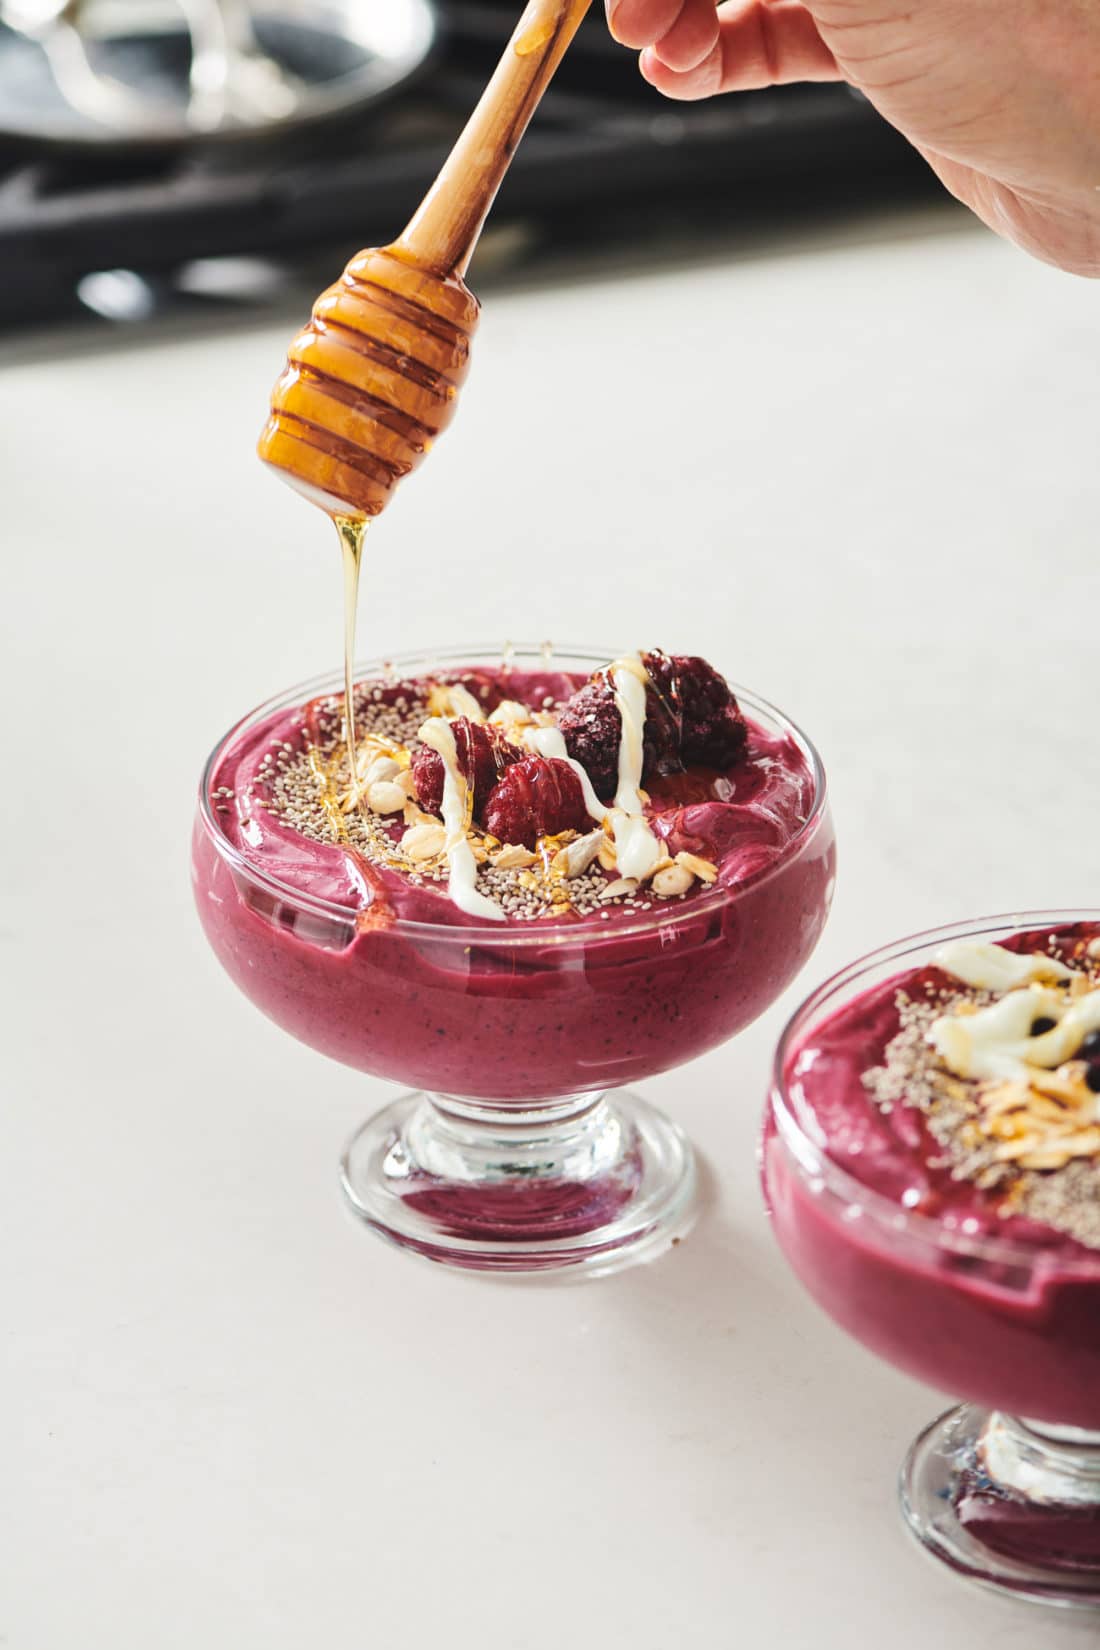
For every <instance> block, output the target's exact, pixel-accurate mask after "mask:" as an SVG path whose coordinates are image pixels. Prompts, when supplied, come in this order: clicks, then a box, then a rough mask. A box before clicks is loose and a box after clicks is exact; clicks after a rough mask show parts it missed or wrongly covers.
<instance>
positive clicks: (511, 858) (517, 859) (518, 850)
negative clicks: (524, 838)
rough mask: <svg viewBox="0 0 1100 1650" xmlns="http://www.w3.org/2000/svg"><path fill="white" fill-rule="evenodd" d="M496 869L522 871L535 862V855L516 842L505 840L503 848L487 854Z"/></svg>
mask: <svg viewBox="0 0 1100 1650" xmlns="http://www.w3.org/2000/svg"><path fill="white" fill-rule="evenodd" d="M489 858H490V861H491V862H492V864H493V865H495V866H496V868H497V870H498V871H523V870H526V868H527V867H528V865H533V864H534V863H535V859H536V855H534V854H533V853H532V852H531V850H530V848H524V847H523V846H522V845H521V844H520V843H518V842H506V843H505V845H504V847H503V848H499V849H498V850H497V851H496V853H494V854H490V855H489Z"/></svg>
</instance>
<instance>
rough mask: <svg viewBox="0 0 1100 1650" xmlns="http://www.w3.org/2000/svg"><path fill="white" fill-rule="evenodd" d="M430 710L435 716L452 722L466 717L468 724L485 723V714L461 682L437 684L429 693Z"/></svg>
mask: <svg viewBox="0 0 1100 1650" xmlns="http://www.w3.org/2000/svg"><path fill="white" fill-rule="evenodd" d="M428 710H429V711H430V713H431V714H432V715H433V716H445V717H446V718H447V719H448V721H452V720H454V719H455V718H457V717H459V716H465V718H466V720H467V721H468V722H484V720H485V712H484V710H483V709H482V708H481V706H480V705H479V704H478V702H477V700H476V699H475V698H474V696H473V694H472V693H471V692H470V690H469V688H464V687H463V686H462V685H461V684H460V683H459V682H435V683H434V684H433V686H432V687H431V688H430V689H429V692H428Z"/></svg>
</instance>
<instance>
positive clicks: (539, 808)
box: [485, 756, 588, 848]
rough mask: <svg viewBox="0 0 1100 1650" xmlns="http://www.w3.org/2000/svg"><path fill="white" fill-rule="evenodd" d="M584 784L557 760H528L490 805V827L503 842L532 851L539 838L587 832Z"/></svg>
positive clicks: (504, 779) (512, 770)
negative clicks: (571, 832)
mask: <svg viewBox="0 0 1100 1650" xmlns="http://www.w3.org/2000/svg"><path fill="white" fill-rule="evenodd" d="M587 823H588V810H587V809H586V808H585V805H584V792H583V790H582V789H581V782H580V780H579V779H578V778H577V776H576V774H575V773H574V772H573V770H572V768H571V767H570V766H569V763H568V762H562V761H561V760H560V759H559V758H558V757H554V756H527V757H524V759H523V760H522V761H521V762H516V763H514V764H513V765H512V766H511V767H509V768H508V770H507V772H506V773H504V774H503V775H502V776H501V778H500V780H499V781H498V782H497V786H496V789H495V790H494V791H493V792H492V794H491V795H490V797H489V800H488V802H487V803H486V804H485V829H486V830H487V831H488V832H489V833H490V834H491V835H492V836H495V837H496V838H497V839H498V841H500V842H510V843H516V844H520V845H522V846H523V847H524V848H533V847H534V846H535V843H536V842H537V841H538V839H539V837H540V836H557V835H558V833H559V832H560V831H583V830H584V829H585V827H586V825H587Z"/></svg>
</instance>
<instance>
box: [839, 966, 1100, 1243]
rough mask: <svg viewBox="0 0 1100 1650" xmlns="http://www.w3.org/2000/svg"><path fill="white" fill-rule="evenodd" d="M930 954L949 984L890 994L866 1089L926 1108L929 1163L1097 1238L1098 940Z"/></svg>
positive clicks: (1016, 1209)
mask: <svg viewBox="0 0 1100 1650" xmlns="http://www.w3.org/2000/svg"><path fill="white" fill-rule="evenodd" d="M935 963H936V965H937V968H938V969H939V970H940V971H941V973H942V975H943V976H945V977H946V983H944V984H943V985H935V986H931V987H927V988H926V990H925V993H924V994H923V995H920V994H918V993H910V992H907V991H904V990H902V991H899V992H898V994H897V998H896V1006H897V1010H898V1016H899V1029H898V1031H897V1033H896V1035H895V1036H894V1037H893V1038H892V1040H891V1041H890V1043H889V1044H888V1045H887V1047H886V1050H885V1056H884V1061H883V1064H882V1065H881V1066H877V1067H875V1068H874V1069H872V1070H871V1071H869V1072H867V1073H866V1075H865V1076H864V1079H863V1082H864V1086H865V1088H866V1089H867V1091H868V1093H869V1094H870V1096H871V1098H872V1100H873V1101H874V1102H875V1104H876V1105H877V1106H878V1107H879V1109H880V1110H881V1111H883V1112H884V1113H888V1112H889V1111H891V1110H892V1109H893V1107H895V1106H905V1107H909V1108H912V1109H914V1110H916V1111H919V1112H920V1113H921V1114H922V1116H923V1119H924V1122H925V1125H926V1127H927V1129H928V1132H929V1134H930V1135H931V1137H932V1139H933V1140H934V1141H935V1143H936V1147H937V1149H938V1152H939V1154H940V1155H939V1157H938V1159H936V1160H934V1161H933V1163H932V1165H931V1166H932V1167H937V1168H943V1169H946V1170H948V1171H949V1173H950V1175H951V1177H952V1178H953V1179H955V1180H960V1181H969V1182H971V1183H972V1184H973V1185H975V1186H976V1187H978V1188H979V1189H981V1190H982V1191H987V1192H989V1193H991V1194H994V1195H996V1196H997V1198H998V1200H999V1208H1000V1212H1001V1213H1002V1214H1004V1215H1006V1216H1007V1215H1019V1216H1023V1217H1024V1218H1027V1219H1031V1220H1035V1221H1039V1222H1041V1223H1043V1224H1045V1225H1048V1226H1052V1227H1054V1228H1055V1229H1056V1230H1058V1231H1061V1232H1064V1233H1066V1234H1067V1235H1068V1236H1070V1237H1072V1238H1074V1239H1076V1240H1077V1241H1078V1242H1079V1243H1082V1244H1085V1245H1087V1246H1088V1247H1090V1248H1100V1092H1098V1091H1100V945H1097V943H1096V941H1095V940H1092V939H1079V940H1076V941H1071V942H1069V945H1068V947H1065V948H1063V947H1059V946H1058V945H1057V943H1055V944H1052V945H1050V946H1049V947H1048V949H1047V951H1045V952H1041V951H1035V952H1032V953H1029V954H1023V953H1021V952H1019V951H1013V950H1009V949H1007V948H1005V947H1003V946H997V945H976V944H971V943H969V942H967V943H965V944H957V945H953V946H945V947H943V948H942V949H941V950H940V952H938V953H937V955H936V957H935Z"/></svg>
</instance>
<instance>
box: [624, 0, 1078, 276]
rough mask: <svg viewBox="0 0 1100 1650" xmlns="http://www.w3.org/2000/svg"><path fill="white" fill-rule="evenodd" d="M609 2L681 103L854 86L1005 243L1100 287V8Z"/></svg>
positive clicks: (1049, 3) (1017, 0) (999, 1)
mask: <svg viewBox="0 0 1100 1650" xmlns="http://www.w3.org/2000/svg"><path fill="white" fill-rule="evenodd" d="M606 3H607V10H608V22H609V25H610V28H611V32H612V34H613V35H614V36H615V38H616V39H617V40H619V41H621V42H622V43H623V44H624V45H626V46H633V47H641V48H644V49H643V50H642V54H641V58H640V67H641V71H642V74H643V75H644V76H645V78H646V79H647V80H648V81H649V82H650V83H651V84H652V85H654V86H656V87H657V88H658V90H659V91H662V92H664V93H665V94H666V96H668V97H675V98H701V97H710V96H711V95H712V94H713V93H715V92H731V91H748V90H751V89H754V88H757V87H761V86H778V85H785V84H788V83H789V82H792V81H805V80H817V81H822V80H844V81H847V82H848V84H849V85H851V86H855V87H858V88H859V90H860V91H862V92H863V93H865V94H866V96H867V98H868V99H869V100H870V102H871V103H873V104H874V106H875V108H876V109H877V110H878V111H879V113H880V114H882V115H884V116H885V117H886V119H887V120H888V121H890V122H891V124H892V125H894V126H896V127H897V128H898V130H899V131H901V132H903V133H904V134H905V136H906V137H907V138H908V139H909V140H910V142H911V143H913V144H914V145H915V147H916V148H917V149H918V150H919V151H920V153H921V154H922V155H923V156H924V158H925V159H926V160H927V161H928V163H929V165H930V166H931V167H932V169H933V171H935V172H936V174H937V175H938V176H939V177H940V178H941V179H942V181H943V182H944V183H945V184H946V186H947V188H948V189H950V191H951V193H952V194H953V195H956V196H958V198H959V199H960V200H962V201H965V202H966V204H967V205H968V206H970V207H971V208H972V209H973V210H974V211H975V212H976V213H977V214H978V216H979V217H980V218H981V219H982V220H983V222H984V223H987V224H988V225H989V227H990V228H991V229H995V230H996V231H997V233H998V234H1000V235H1004V236H1006V237H1007V238H1008V239H1009V240H1012V241H1015V242H1016V243H1017V245H1019V246H1022V247H1025V248H1026V249H1027V251H1029V252H1032V253H1034V254H1035V255H1036V256H1037V257H1039V258H1043V259H1045V260H1046V261H1047V262H1048V263H1053V264H1057V265H1059V266H1060V267H1061V268H1063V269H1067V270H1071V271H1073V272H1074V273H1076V274H1080V275H1096V276H1100V4H1098V3H1097V0H805V4H801V3H799V0H724V3H723V4H722V5H719V6H718V8H717V10H715V6H714V0H606Z"/></svg>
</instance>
